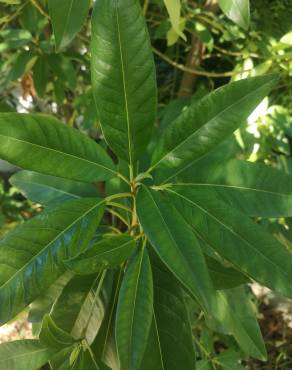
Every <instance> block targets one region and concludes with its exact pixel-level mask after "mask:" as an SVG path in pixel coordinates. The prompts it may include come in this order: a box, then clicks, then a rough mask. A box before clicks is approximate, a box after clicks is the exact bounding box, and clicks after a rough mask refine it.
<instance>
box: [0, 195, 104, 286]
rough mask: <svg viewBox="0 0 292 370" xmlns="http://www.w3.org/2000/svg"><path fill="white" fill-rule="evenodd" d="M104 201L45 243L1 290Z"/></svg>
mask: <svg viewBox="0 0 292 370" xmlns="http://www.w3.org/2000/svg"><path fill="white" fill-rule="evenodd" d="M103 202H104V201H103V200H102V201H100V202H99V203H97V204H95V205H94V206H93V207H91V208H90V209H89V210H87V211H86V212H85V213H83V214H82V215H81V216H79V217H78V218H77V219H75V220H74V222H72V223H70V224H69V225H68V226H67V227H66V228H65V229H64V230H63V231H62V232H60V233H59V234H58V235H57V236H56V237H55V238H54V239H53V240H51V241H50V242H49V243H48V244H46V245H45V247H44V248H42V249H41V250H40V251H39V252H38V253H37V254H36V255H34V256H33V257H32V258H31V259H30V260H29V261H28V262H27V263H26V264H25V265H23V266H22V267H21V268H20V269H19V270H17V272H16V273H15V274H13V275H12V276H11V277H10V278H9V279H8V280H7V281H5V283H4V284H3V285H2V286H1V287H0V291H2V290H3V289H4V288H5V286H6V285H7V284H9V283H10V282H11V281H12V280H13V279H15V278H16V277H17V276H18V275H19V274H21V273H22V272H23V270H25V268H26V267H27V266H29V264H30V263H31V262H32V261H33V260H35V259H36V258H37V257H38V256H39V255H41V254H42V253H43V252H44V251H45V250H46V249H47V248H49V246H50V245H51V244H53V243H54V242H55V241H56V240H58V239H59V238H60V236H61V235H63V234H64V233H66V232H67V231H68V230H69V229H70V228H71V227H72V226H73V225H75V224H76V223H77V222H79V221H80V220H81V219H83V218H84V217H86V216H87V215H88V214H89V213H90V212H92V211H93V210H94V209H95V208H97V207H98V206H100V204H102V203H103Z"/></svg>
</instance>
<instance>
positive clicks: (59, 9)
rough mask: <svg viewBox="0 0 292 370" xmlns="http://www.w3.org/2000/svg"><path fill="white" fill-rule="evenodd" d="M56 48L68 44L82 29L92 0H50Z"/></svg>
mask: <svg viewBox="0 0 292 370" xmlns="http://www.w3.org/2000/svg"><path fill="white" fill-rule="evenodd" d="M48 4H49V13H50V16H51V21H52V25H53V31H54V35H55V41H56V48H57V49H58V50H59V49H62V48H64V47H65V46H67V45H68V44H69V43H70V42H71V41H72V40H73V38H74V37H75V35H76V34H77V33H78V32H79V31H80V29H81V28H82V26H83V23H84V22H85V19H86V17H87V14H88V10H89V6H90V0H83V1H82V2H80V1H79V0H62V1H58V0H48Z"/></svg>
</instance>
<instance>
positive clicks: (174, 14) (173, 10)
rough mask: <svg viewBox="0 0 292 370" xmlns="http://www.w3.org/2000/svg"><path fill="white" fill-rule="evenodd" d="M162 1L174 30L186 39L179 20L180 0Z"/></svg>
mask: <svg viewBox="0 0 292 370" xmlns="http://www.w3.org/2000/svg"><path fill="white" fill-rule="evenodd" d="M163 1H164V4H165V6H166V9H167V11H168V14H169V18H170V22H171V25H172V28H173V30H174V32H175V33H176V34H177V35H179V36H180V37H182V38H183V39H184V40H185V41H186V40H187V39H186V36H185V35H184V34H183V32H182V31H181V28H180V21H181V18H180V13H181V2H180V0H163Z"/></svg>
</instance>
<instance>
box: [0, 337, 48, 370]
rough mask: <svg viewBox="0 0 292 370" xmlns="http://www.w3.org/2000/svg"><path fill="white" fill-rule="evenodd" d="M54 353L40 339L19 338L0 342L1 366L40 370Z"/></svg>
mask: <svg viewBox="0 0 292 370" xmlns="http://www.w3.org/2000/svg"><path fill="white" fill-rule="evenodd" d="M53 354H54V352H53V351H52V350H49V349H48V348H47V347H45V346H43V345H42V344H41V343H40V342H39V341H38V340H17V341H15V342H8V343H1V344H0V368H1V369H3V370H4V369H6V370H28V369H29V370H39V369H40V368H41V367H42V366H43V365H45V364H46V363H47V362H48V360H49V359H50V357H51V356H52V355H53Z"/></svg>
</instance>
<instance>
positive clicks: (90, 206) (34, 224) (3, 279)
mask: <svg viewBox="0 0 292 370" xmlns="http://www.w3.org/2000/svg"><path fill="white" fill-rule="evenodd" d="M103 211H104V207H103V206H102V203H101V201H99V200H97V199H90V198H89V199H87V198H84V199H77V200H73V201H69V202H65V203H64V204H62V205H61V206H60V207H56V208H51V209H49V210H48V211H46V212H43V213H41V214H40V215H38V216H37V217H35V218H33V219H32V220H29V221H27V222H25V223H23V224H22V225H20V226H18V227H17V228H16V229H15V230H13V231H11V232H10V233H8V234H6V235H5V237H4V238H3V239H2V240H1V242H0V264H1V276H0V322H1V323H2V324H3V323H5V322H6V321H8V320H10V319H11V318H12V317H14V316H15V315H16V314H17V313H19V312H20V311H21V310H22V309H23V308H25V307H26V306H27V305H28V304H30V303H31V302H32V301H33V300H34V299H36V297H37V296H39V295H40V294H42V293H43V292H44V291H45V289H48V288H49V287H50V285H51V284H52V283H53V282H54V281H55V280H56V279H57V278H58V277H59V276H60V275H62V274H63V273H64V268H63V266H62V264H61V262H62V261H63V260H64V259H68V258H70V257H73V256H75V255H77V254H78V253H80V252H82V250H84V249H85V247H86V246H87V244H88V243H89V240H90V239H91V237H92V235H93V233H94V232H95V229H96V227H97V225H98V223H99V221H100V219H101V217H102V215H103Z"/></svg>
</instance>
